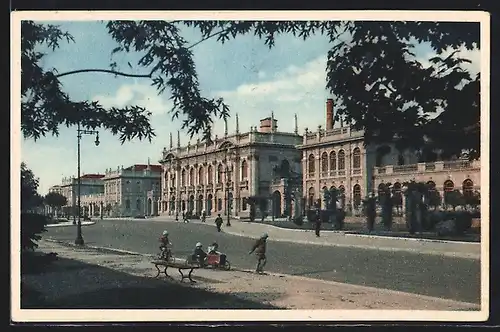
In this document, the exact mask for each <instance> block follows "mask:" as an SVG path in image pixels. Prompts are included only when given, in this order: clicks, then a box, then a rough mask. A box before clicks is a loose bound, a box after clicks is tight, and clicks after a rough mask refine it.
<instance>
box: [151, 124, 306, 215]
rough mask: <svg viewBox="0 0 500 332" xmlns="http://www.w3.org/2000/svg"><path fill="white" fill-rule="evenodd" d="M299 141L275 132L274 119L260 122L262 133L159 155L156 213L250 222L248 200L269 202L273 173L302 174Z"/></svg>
mask: <svg viewBox="0 0 500 332" xmlns="http://www.w3.org/2000/svg"><path fill="white" fill-rule="evenodd" d="M301 139H302V138H301V136H300V135H298V134H297V132H295V133H286V132H279V131H278V130H277V120H276V119H274V116H271V117H269V118H265V119H262V120H261V121H260V127H259V128H258V129H257V127H251V129H250V131H249V132H245V133H240V132H239V126H238V116H237V115H236V131H235V133H234V134H232V135H228V133H227V123H226V125H225V132H224V136H223V137H221V138H219V137H217V136H216V137H215V139H214V140H213V142H212V144H211V145H209V144H207V143H200V142H199V141H197V142H196V144H194V145H191V144H190V143H188V145H187V146H183V147H181V144H180V139H179V134H178V138H177V147H176V148H174V147H173V142H172V136H170V148H169V149H167V148H165V149H164V150H163V156H162V160H161V161H160V162H161V164H162V166H163V176H162V186H161V188H162V190H161V191H162V193H161V201H162V204H161V209H160V213H162V214H169V215H174V214H176V213H179V214H180V213H182V212H184V211H186V212H191V213H193V214H196V215H200V214H201V213H202V211H205V212H206V213H207V215H215V214H219V213H220V214H223V215H227V213H228V211H229V212H230V214H231V215H232V216H233V217H237V218H246V217H248V216H249V213H250V211H249V208H250V206H249V204H248V202H249V199H250V198H251V197H264V198H269V199H271V196H270V194H271V193H270V190H271V186H272V182H273V180H274V179H275V178H276V175H275V168H276V167H278V166H280V167H281V166H283V165H285V167H289V168H290V169H291V170H294V171H296V172H300V169H301V164H300V152H299V151H298V150H297V149H296V147H295V146H296V145H297V144H299V143H300V141H301Z"/></svg>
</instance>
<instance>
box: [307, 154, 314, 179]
mask: <svg viewBox="0 0 500 332" xmlns="http://www.w3.org/2000/svg"><path fill="white" fill-rule="evenodd" d="M307 164H308V165H307V169H308V170H309V175H314V172H315V171H316V165H315V158H314V155H313V154H310V155H309V158H308V162H307Z"/></svg>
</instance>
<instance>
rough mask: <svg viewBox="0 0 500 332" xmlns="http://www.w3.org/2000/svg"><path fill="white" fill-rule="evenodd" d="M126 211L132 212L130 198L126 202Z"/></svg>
mask: <svg viewBox="0 0 500 332" xmlns="http://www.w3.org/2000/svg"><path fill="white" fill-rule="evenodd" d="M125 209H126V210H130V199H128V198H127V199H126V200H125Z"/></svg>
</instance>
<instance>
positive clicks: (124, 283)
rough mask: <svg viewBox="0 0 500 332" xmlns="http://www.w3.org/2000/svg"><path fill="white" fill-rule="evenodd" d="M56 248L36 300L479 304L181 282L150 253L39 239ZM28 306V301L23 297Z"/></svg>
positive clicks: (227, 277)
mask: <svg viewBox="0 0 500 332" xmlns="http://www.w3.org/2000/svg"><path fill="white" fill-rule="evenodd" d="M38 250H39V251H42V252H45V253H48V252H57V253H58V258H59V259H58V260H57V261H56V262H54V263H53V266H52V265H51V268H50V270H49V271H47V272H45V273H43V274H37V275H23V276H22V278H21V279H22V281H23V283H24V284H25V285H26V286H27V287H29V288H30V289H31V290H33V291H34V292H39V293H40V294H41V295H42V300H41V301H38V302H37V301H32V302H31V304H30V306H29V307H30V308H36V307H38V308H68V309H76V308H87V309H89V308H99V309H101V308H109V309H111V308H130V309H132V308H134V309H138V308H149V309H152V308H164V309H165V308H170V309H173V308H179V309H222V308H226V309H237V308H239V309H265V308H267V309H280V308H281V309H329V310H331V309H343V310H350V309H381V310H383V309H398V310H467V311H470V310H479V309H480V306H479V305H477V304H471V303H464V302H458V301H452V300H445V299H439V298H433V297H429V296H422V295H416V294H409V293H403V292H397V291H391V290H385V289H377V288H372V287H364V286H356V285H349V284H342V283H338V282H330V281H322V280H316V279H310V278H305V277H297V276H290V275H284V274H271V273H270V274H266V275H257V274H254V273H250V272H249V271H243V270H231V271H218V270H210V269H199V270H196V271H195V272H194V273H193V276H194V277H193V279H195V280H196V281H197V283H196V284H189V283H187V282H184V283H181V282H180V281H179V279H180V277H179V274H178V272H177V271H176V270H175V269H170V270H169V274H170V275H171V276H172V277H173V279H167V278H165V277H163V278H159V279H155V278H154V275H155V274H156V270H155V268H154V266H153V265H152V264H151V263H150V260H151V257H147V256H138V255H127V254H125V253H123V252H113V251H112V250H106V251H99V250H96V249H91V248H86V247H83V248H82V247H75V246H73V245H70V244H67V245H65V244H61V243H55V242H49V241H43V240H42V241H40V243H39V249H38ZM21 307H22V308H27V307H25V306H23V305H21Z"/></svg>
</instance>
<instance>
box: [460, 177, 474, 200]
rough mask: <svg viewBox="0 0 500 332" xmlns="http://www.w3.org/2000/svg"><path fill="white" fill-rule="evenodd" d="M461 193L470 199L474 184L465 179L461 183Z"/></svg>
mask: <svg viewBox="0 0 500 332" xmlns="http://www.w3.org/2000/svg"><path fill="white" fill-rule="evenodd" d="M462 192H463V195H464V196H467V197H470V196H472V194H473V193H474V182H472V180H471V179H466V180H465V181H464V182H463V183H462Z"/></svg>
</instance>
